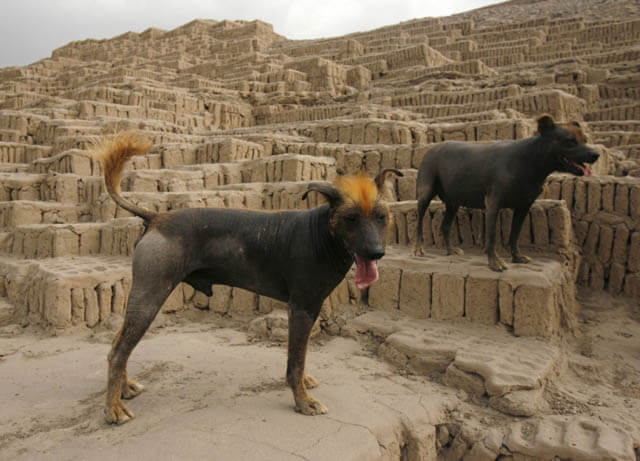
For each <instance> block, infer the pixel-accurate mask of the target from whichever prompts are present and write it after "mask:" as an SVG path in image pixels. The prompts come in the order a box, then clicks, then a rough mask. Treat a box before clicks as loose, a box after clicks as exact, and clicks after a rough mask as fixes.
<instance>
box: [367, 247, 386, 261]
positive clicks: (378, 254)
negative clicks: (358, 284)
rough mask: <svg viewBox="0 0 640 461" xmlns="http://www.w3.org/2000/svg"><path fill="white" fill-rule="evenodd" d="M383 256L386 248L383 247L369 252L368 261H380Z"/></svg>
mask: <svg viewBox="0 0 640 461" xmlns="http://www.w3.org/2000/svg"><path fill="white" fill-rule="evenodd" d="M383 256H384V248H382V247H381V246H378V247H375V248H372V249H371V250H369V254H368V255H367V259H380V258H382V257H383Z"/></svg>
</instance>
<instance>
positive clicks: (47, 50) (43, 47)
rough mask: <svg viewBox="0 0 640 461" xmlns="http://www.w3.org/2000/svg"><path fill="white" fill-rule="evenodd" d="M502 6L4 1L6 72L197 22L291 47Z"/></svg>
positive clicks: (436, 0)
mask: <svg viewBox="0 0 640 461" xmlns="http://www.w3.org/2000/svg"><path fill="white" fill-rule="evenodd" d="M499 1H500V0H269V1H262V2H261V1H258V0H226V1H221V0H0V67H7V66H23V65H26V64H29V63H32V62H35V61H38V60H40V59H43V58H47V57H49V56H51V52H52V51H53V50H54V49H56V48H59V47H60V46H63V45H66V44H67V43H69V42H71V41H73V40H84V39H87V38H96V39H101V38H110V37H114V36H116V35H120V34H122V33H124V32H128V31H134V32H142V31H143V30H145V29H147V28H149V27H157V28H160V29H165V30H171V29H174V28H176V27H178V26H180V25H182V24H185V23H187V22H189V21H191V20H192V19H196V18H201V19H215V20H222V19H231V20H233V19H246V20H253V19H260V20H262V21H265V22H268V23H270V24H273V28H274V30H275V32H277V33H279V34H281V35H284V36H285V37H287V38H291V39H306V38H322V37H334V36H338V35H344V34H348V33H351V32H359V31H364V30H369V29H374V28H376V27H381V26H385V25H391V24H396V23H398V22H401V21H407V20H409V19H415V18H423V17H425V16H448V15H450V14H454V13H459V12H463V11H467V10H470V9H474V8H479V7H481V6H485V5H489V4H492V3H498V2H499Z"/></svg>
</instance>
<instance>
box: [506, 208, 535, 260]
mask: <svg viewBox="0 0 640 461" xmlns="http://www.w3.org/2000/svg"><path fill="white" fill-rule="evenodd" d="M528 212H529V206H527V207H526V208H516V209H515V210H513V220H512V221H511V235H510V236H509V247H510V248H511V257H512V258H513V259H512V261H513V262H514V263H517V264H526V263H528V262H529V261H531V258H530V257H528V256H525V255H523V254H521V253H520V248H519V246H518V238H519V237H520V231H521V230H522V224H523V223H524V219H525V218H526V217H527V213H528Z"/></svg>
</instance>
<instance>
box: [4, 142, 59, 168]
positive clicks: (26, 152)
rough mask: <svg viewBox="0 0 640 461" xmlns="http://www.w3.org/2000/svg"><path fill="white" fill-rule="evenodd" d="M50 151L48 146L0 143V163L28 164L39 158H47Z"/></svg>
mask: <svg viewBox="0 0 640 461" xmlns="http://www.w3.org/2000/svg"><path fill="white" fill-rule="evenodd" d="M51 150H52V148H51V147H50V146H41V145H35V144H23V143H17V142H0V162H3V163H30V162H32V161H34V160H37V159H39V158H43V157H48V156H49V154H50V153H51Z"/></svg>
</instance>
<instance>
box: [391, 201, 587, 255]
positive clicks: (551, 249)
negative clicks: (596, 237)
mask: <svg viewBox="0 0 640 461" xmlns="http://www.w3.org/2000/svg"><path fill="white" fill-rule="evenodd" d="M389 208H390V211H391V213H392V215H393V221H392V223H391V225H390V226H389V227H388V232H387V242H388V243H390V244H396V245H402V246H406V247H410V248H413V246H414V245H415V242H416V232H417V229H416V228H417V201H415V200H407V201H403V202H393V203H390V204H389ZM444 211H445V206H444V204H443V203H442V202H440V201H437V200H433V201H432V202H431V204H430V205H429V208H428V209H427V212H426V213H425V216H424V221H423V223H422V229H423V238H424V240H423V242H424V243H423V248H424V249H432V248H444V239H443V237H442V232H441V230H440V226H441V224H442V221H443V219H444ZM512 218H513V211H512V210H509V209H504V210H500V213H499V215H498V222H497V225H496V229H497V235H496V242H497V246H498V248H502V249H508V248H509V235H510V232H511V221H512ZM573 234H574V232H573V227H572V223H571V215H570V213H569V210H568V209H567V207H566V204H565V202H564V201H562V200H543V199H539V200H536V201H535V202H534V203H533V205H532V206H531V209H530V210H529V214H528V215H527V217H526V218H525V221H524V223H523V225H522V231H521V232H520V239H519V242H520V245H521V247H522V248H523V249H526V250H527V251H532V252H535V253H538V254H539V253H543V254H552V255H556V256H559V257H561V258H562V259H563V260H564V261H566V262H567V263H569V266H570V267H575V266H576V264H577V260H576V255H575V254H574V251H573V240H572V239H573ZM449 235H450V239H451V244H452V245H453V246H459V247H461V248H463V249H467V248H469V249H471V248H475V249H478V250H482V249H483V248H484V246H485V212H484V210H480V209H471V208H462V207H461V208H460V209H459V210H458V213H457V215H456V217H455V219H454V221H453V223H452V225H451V232H450V234H449ZM505 251H506V250H505Z"/></svg>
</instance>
